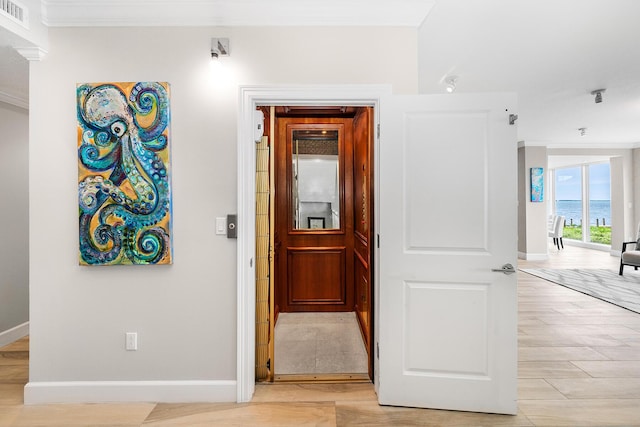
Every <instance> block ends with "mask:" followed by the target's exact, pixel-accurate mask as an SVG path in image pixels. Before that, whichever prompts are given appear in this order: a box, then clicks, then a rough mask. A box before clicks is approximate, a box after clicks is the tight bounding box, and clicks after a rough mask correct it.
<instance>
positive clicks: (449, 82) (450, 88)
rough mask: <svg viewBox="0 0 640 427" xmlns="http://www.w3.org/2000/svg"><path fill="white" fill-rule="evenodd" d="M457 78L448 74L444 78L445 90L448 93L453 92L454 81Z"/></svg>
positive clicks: (454, 87) (454, 88)
mask: <svg viewBox="0 0 640 427" xmlns="http://www.w3.org/2000/svg"><path fill="white" fill-rule="evenodd" d="M457 80H458V77H457V76H449V77H447V78H446V79H444V82H445V83H446V85H447V86H446V90H447V92H449V93H453V92H454V91H455V90H456V81H457Z"/></svg>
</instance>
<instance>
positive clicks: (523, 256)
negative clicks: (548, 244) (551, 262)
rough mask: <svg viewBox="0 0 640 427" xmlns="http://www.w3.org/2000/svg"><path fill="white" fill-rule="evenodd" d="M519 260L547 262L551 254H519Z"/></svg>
mask: <svg viewBox="0 0 640 427" xmlns="http://www.w3.org/2000/svg"><path fill="white" fill-rule="evenodd" d="M518 259H525V260H528V261H545V260H547V259H549V254H548V253H544V254H532V253H528V252H518Z"/></svg>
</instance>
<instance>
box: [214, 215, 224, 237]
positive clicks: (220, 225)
mask: <svg viewBox="0 0 640 427" xmlns="http://www.w3.org/2000/svg"><path fill="white" fill-rule="evenodd" d="M216 234H221V235H225V234H227V218H224V217H217V218H216Z"/></svg>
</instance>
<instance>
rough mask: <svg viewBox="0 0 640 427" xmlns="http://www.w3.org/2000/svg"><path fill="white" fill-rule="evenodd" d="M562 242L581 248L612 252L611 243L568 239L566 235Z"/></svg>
mask: <svg viewBox="0 0 640 427" xmlns="http://www.w3.org/2000/svg"><path fill="white" fill-rule="evenodd" d="M562 243H563V244H565V245H568V246H577V247H579V248H586V249H593V250H596V251H602V252H610V251H611V246H610V245H603V244H600V243H591V242H582V241H580V240H574V239H567V238H566V237H565V238H563V239H562Z"/></svg>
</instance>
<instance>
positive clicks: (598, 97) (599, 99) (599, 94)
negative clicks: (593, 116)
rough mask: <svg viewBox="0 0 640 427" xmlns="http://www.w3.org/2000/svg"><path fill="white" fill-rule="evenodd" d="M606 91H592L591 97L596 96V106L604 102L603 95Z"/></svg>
mask: <svg viewBox="0 0 640 427" xmlns="http://www.w3.org/2000/svg"><path fill="white" fill-rule="evenodd" d="M605 90H606V89H596V90H592V91H591V95H595V97H596V104H600V103H601V102H602V94H603V93H604V91H605Z"/></svg>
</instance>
